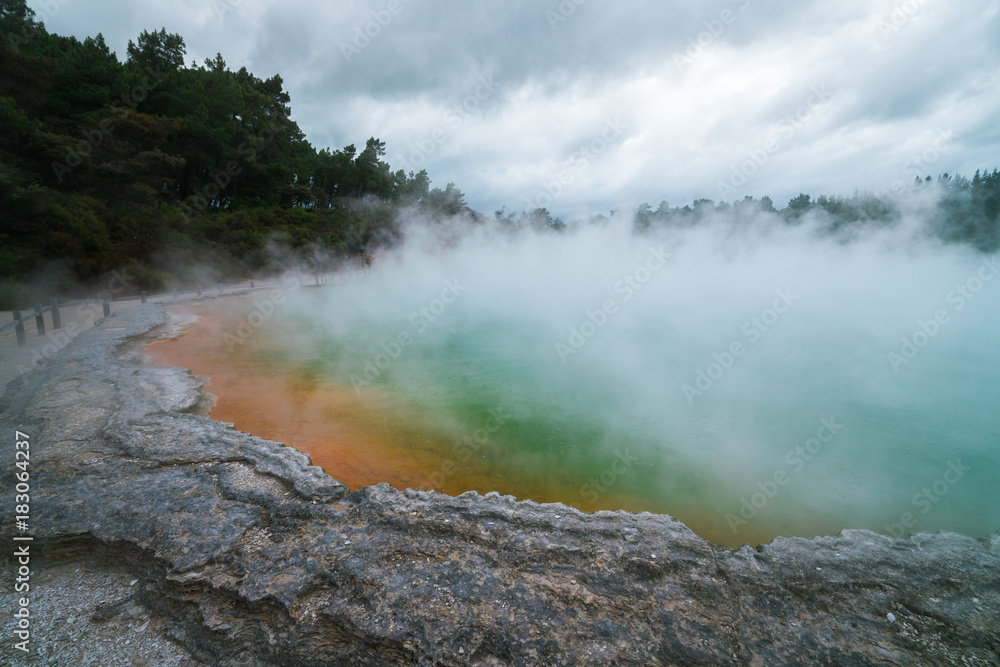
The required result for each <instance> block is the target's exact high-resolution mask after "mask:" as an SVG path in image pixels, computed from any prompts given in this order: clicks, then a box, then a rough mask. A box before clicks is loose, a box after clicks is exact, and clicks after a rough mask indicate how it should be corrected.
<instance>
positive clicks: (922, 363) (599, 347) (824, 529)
mask: <svg viewBox="0 0 1000 667" xmlns="http://www.w3.org/2000/svg"><path fill="white" fill-rule="evenodd" d="M907 266H908V265H907ZM975 266H976V265H975V259H969V258H965V257H963V258H960V259H959V260H955V262H953V263H952V264H949V265H948V266H946V267H944V268H941V267H938V268H939V269H940V275H930V276H925V277H924V278H923V280H924V281H925V282H926V283H927V284H929V285H932V286H937V285H941V286H942V287H941V289H939V290H931V289H927V290H923V292H920V290H917V289H916V288H915V287H914V290H915V293H917V296H913V297H912V298H909V299H903V298H902V297H901V296H897V298H896V299H895V300H894V301H885V300H884V299H885V298H886V295H887V294H897V295H898V294H901V292H896V291H895V290H897V289H898V285H896V284H895V283H892V281H889V283H888V284H889V287H885V288H884V289H883V290H875V291H874V292H870V293H868V294H867V295H865V296H859V294H860V293H859V292H858V291H856V290H855V291H852V292H851V294H850V298H847V297H846V296H845V295H844V293H843V292H844V291H845V290H844V288H843V287H842V286H840V285H838V284H837V283H835V282H834V283H827V282H824V283H818V282H817V283H814V284H810V283H808V282H803V283H802V285H801V288H800V291H801V294H802V300H801V302H800V303H798V304H796V305H795V307H794V308H793V309H792V310H790V311H789V312H788V313H787V314H784V315H782V316H781V317H780V318H779V320H778V321H777V323H776V324H774V326H772V327H770V328H769V330H768V332H767V333H766V335H763V336H761V337H760V339H759V340H758V341H755V342H751V341H750V339H749V338H748V337H747V336H746V335H745V334H744V333H743V332H742V331H741V324H742V323H743V322H745V321H747V320H748V318H749V317H752V316H753V315H755V314H759V313H760V312H761V310H762V309H763V308H766V307H767V305H768V304H770V303H771V302H772V301H773V288H772V287H771V286H770V283H768V287H767V289H762V288H758V287H756V286H754V287H747V288H746V291H747V294H734V295H730V296H731V298H730V299H729V300H728V301H726V303H725V304H723V305H722V306H720V307H719V308H718V313H716V314H711V315H706V314H705V312H704V308H703V306H702V305H701V304H700V302H698V301H697V300H692V299H690V298H689V294H688V293H685V296H684V298H681V297H679V296H678V294H679V292H672V291H671V288H667V287H666V286H667V285H668V284H670V283H669V281H663V285H664V288H663V289H660V290H659V291H657V290H654V289H652V288H651V289H649V290H647V291H646V294H644V295H643V298H644V299H645V301H642V302H640V301H639V300H638V299H636V300H635V301H634V302H632V303H631V304H629V307H630V310H629V311H628V312H625V309H623V310H622V312H621V313H620V314H619V315H616V316H615V317H613V318H611V319H609V320H608V322H607V323H606V324H605V325H604V326H603V327H602V328H600V329H599V330H597V332H596V334H595V335H594V336H592V337H591V338H589V339H587V341H586V344H585V345H583V346H582V347H581V348H580V349H579V350H578V351H577V352H576V354H574V355H572V356H571V357H570V358H568V359H567V360H566V361H565V362H564V361H563V359H561V358H560V356H559V354H558V353H557V351H556V349H557V348H556V343H557V342H559V341H561V340H566V339H567V336H568V330H569V329H568V327H570V326H574V325H578V324H579V323H580V321H581V320H582V319H583V318H582V316H581V315H575V314H574V313H584V312H585V311H586V309H585V308H583V307H580V308H577V307H576V306H575V305H574V304H573V303H570V304H568V305H567V304H565V303H563V301H564V299H562V298H561V297H560V300H559V301H558V303H557V302H556V301H554V300H553V301H548V300H547V299H550V297H547V296H541V297H537V298H538V299H540V300H541V303H540V304H539V303H534V304H532V303H531V299H532V298H534V297H533V296H532V293H529V292H527V291H525V292H521V293H518V292H517V288H516V287H513V288H511V289H512V290H513V293H512V294H509V295H508V296H510V298H511V303H512V304H516V307H506V306H497V305H496V300H495V299H494V296H495V295H496V293H497V292H496V291H495V290H496V288H495V286H493V282H491V280H492V279H490V280H487V279H485V278H484V279H483V282H477V278H476V276H475V274H473V275H472V276H471V277H470V278H469V279H468V281H469V285H470V289H469V295H468V296H463V297H462V298H460V299H458V300H456V302H455V303H454V304H450V305H448V306H447V308H445V309H444V312H443V313H442V314H441V315H440V316H438V317H436V318H435V321H434V322H433V323H428V322H426V321H422V320H419V319H418V320H416V321H415V320H413V319H412V318H411V315H412V313H413V312H415V310H416V309H417V308H418V307H419V306H420V305H421V304H426V303H428V302H429V301H430V300H431V299H433V297H434V295H435V293H436V292H435V290H437V291H439V288H438V287H437V286H436V284H435V283H433V282H424V283H418V284H417V285H411V286H410V287H411V294H412V296H409V297H406V298H405V299H402V300H399V299H397V300H396V301H395V302H394V303H392V304H391V305H386V306H385V307H382V306H378V307H373V306H372V304H373V303H379V304H381V303H384V302H386V301H392V299H387V298H385V292H384V290H386V289H388V288H387V286H386V285H387V284H391V280H389V282H388V283H379V282H377V281H373V283H372V284H369V285H366V286H362V287H348V288H341V289H340V290H339V291H337V290H332V291H326V292H322V291H320V290H317V291H316V292H315V293H309V294H302V295H300V301H299V306H298V307H297V309H295V310H294V313H295V317H294V318H293V319H292V324H291V325H287V324H286V325H285V326H291V327H292V329H293V330H296V331H298V333H299V337H298V338H296V337H295V336H292V339H293V340H297V343H296V344H295V345H293V346H290V347H289V351H286V352H285V353H283V354H285V355H286V357H285V358H284V359H283V361H284V362H286V363H295V364H298V365H300V366H301V367H302V368H306V369H309V371H310V372H312V373H315V374H317V375H318V376H321V377H323V378H326V379H329V380H331V381H334V382H337V383H339V384H343V385H347V386H351V385H354V386H358V387H359V388H361V389H362V390H364V391H378V392H380V393H382V394H384V395H385V396H387V397H390V398H392V400H394V401H397V402H398V404H399V405H405V406H406V407H407V408H408V409H415V410H417V411H418V412H419V413H420V414H422V415H424V417H425V419H426V421H427V424H428V425H429V426H428V428H429V429H430V430H433V431H434V432H435V436H436V437H435V438H431V440H433V441H435V442H438V443H440V444H439V445H437V446H439V447H441V448H442V450H443V451H442V456H448V455H449V452H454V451H458V450H457V449H455V447H456V445H455V443H458V442H461V441H463V439H464V440H465V441H466V442H469V441H473V442H476V441H475V436H476V434H477V432H478V433H479V435H480V436H486V437H485V439H483V438H482V437H481V438H480V440H481V441H480V442H476V444H477V446H476V447H474V448H469V450H468V453H466V454H465V455H464V456H465V458H461V457H460V458H457V459H456V461H455V463H456V468H457V472H454V473H451V472H449V475H450V476H461V475H462V474H463V470H462V469H463V466H472V467H475V469H476V470H477V471H479V472H477V474H480V478H481V475H482V471H483V470H485V471H487V472H486V477H488V478H495V479H502V480H504V481H505V484H504V486H503V488H504V489H505V490H508V491H510V492H514V493H515V494H516V495H518V496H519V497H522V498H524V497H537V496H538V495H539V490H544V489H553V490H554V493H555V494H556V495H557V496H558V499H559V500H562V501H563V502H567V503H569V504H572V505H575V506H577V507H580V508H582V509H586V510H589V509H594V508H596V507H599V506H600V507H605V506H609V507H614V505H615V502H620V503H622V504H624V505H625V506H627V507H629V508H630V509H648V510H652V511H658V512H664V513H669V514H672V515H674V516H676V517H678V518H680V519H682V520H684V521H685V522H687V523H689V525H691V526H692V527H693V528H694V529H695V530H696V532H700V533H701V534H704V535H706V536H709V537H710V538H711V539H715V540H716V541H719V542H725V543H729V544H737V545H738V544H741V543H743V542H752V543H753V542H758V541H765V540H768V539H770V538H772V537H774V536H776V535H815V534H836V533H837V532H838V531H839V530H841V529H844V528H869V529H872V530H876V531H879V532H882V533H894V534H898V535H903V534H908V533H910V532H927V531H930V532H933V531H938V530H949V531H955V532H960V533H964V534H968V535H973V536H982V535H985V534H988V533H991V532H993V531H996V530H998V529H1000V492H998V489H1000V446H998V441H1000V409H998V407H1000V388H998V370H1000V347H998V345H997V342H998V332H1000V326H998V324H1000V280H998V281H997V283H998V284H997V285H991V286H990V288H991V289H990V290H986V289H983V290H982V292H980V293H979V294H977V299H976V301H975V303H970V304H967V306H968V307H967V308H963V309H961V310H958V309H954V307H953V305H949V304H948V303H947V302H946V301H945V300H944V298H945V294H946V293H947V288H948V287H949V285H951V284H953V283H952V282H949V281H951V280H953V278H954V277H955V276H958V277H959V278H960V279H961V278H962V277H966V276H968V275H971V274H970V273H969V271H974V269H975ZM908 270H909V271H911V272H912V280H913V281H916V280H918V276H919V275H923V274H926V273H927V272H926V271H924V270H923V269H921V267H911V268H909V269H908ZM387 280H388V279H387ZM906 284H908V285H910V286H911V287H913V283H906ZM477 289H478V290H479V292H480V295H481V296H485V297H486V298H476V297H474V296H473V295H474V294H475V293H476V291H477ZM350 290H356V292H355V293H352V292H351V291H350ZM490 290H494V291H493V292H490ZM852 290H853V288H852ZM907 293H909V292H907ZM594 300H595V299H594V297H593V296H589V295H584V296H583V297H581V300H580V303H581V304H583V305H586V304H589V303H593V302H594ZM598 302H599V301H598ZM487 304H493V305H487ZM547 305H551V309H549V310H547V309H546V306H547ZM940 308H948V309H950V310H949V312H950V316H951V317H950V319H949V321H948V323H947V324H946V325H944V326H942V327H941V328H940V330H939V332H938V333H937V335H935V336H934V338H933V339H932V340H931V341H930V342H929V343H928V344H927V345H926V346H925V347H922V348H920V349H919V351H918V353H917V354H916V355H915V356H914V357H913V359H912V360H910V361H909V363H907V364H905V365H902V366H900V367H898V368H896V369H894V368H893V367H892V365H891V364H890V363H889V362H888V361H887V358H888V357H887V355H888V353H889V352H892V351H894V350H896V349H897V348H898V347H899V344H900V342H899V341H900V337H901V336H903V335H912V334H913V332H914V331H916V330H917V325H916V323H917V322H918V321H925V320H926V319H927V318H928V317H931V316H933V313H934V312H935V311H936V310H939V309H940ZM317 312H320V313H323V315H322V316H317V315H316V313H317ZM564 312H566V313H569V316H568V318H569V319H567V316H564V315H563V313H564ZM415 322H416V324H415ZM286 334H287V331H286ZM403 334H406V335H408V336H409V338H408V339H406V340H407V341H408V343H409V344H408V345H405V346H404V345H399V347H398V349H397V348H396V347H395V344H394V343H395V342H397V341H399V340H400V336H401V335H403ZM404 338H405V336H404ZM736 341H739V342H742V343H743V344H744V348H745V351H744V354H743V355H742V356H740V357H738V358H734V360H733V363H732V364H731V366H730V367H729V368H727V369H725V371H724V373H722V374H721V377H719V378H718V379H717V380H715V381H714V382H713V384H712V386H711V387H710V388H709V389H708V390H706V391H704V392H703V394H701V395H698V396H695V397H693V399H692V400H688V398H689V397H688V396H686V395H685V393H684V391H683V389H682V388H683V387H684V386H685V385H688V386H693V385H694V383H695V382H696V377H697V375H696V374H697V371H698V370H699V369H707V368H708V367H709V365H710V364H711V363H712V362H713V359H715V357H713V355H714V354H717V353H720V352H724V351H726V350H727V349H729V346H730V344H731V343H733V342H736ZM366 372H367V374H366ZM497 416H500V417H502V424H499V426H498V428H492V427H493V426H495V425H496V424H497V420H496V417H497ZM824 425H825V426H824ZM831 427H832V428H831ZM463 451H465V450H463ZM472 457H475V458H472ZM470 462H471V463H470ZM480 490H484V491H485V490H491V489H480ZM549 499H552V498H549ZM907 514H909V515H911V516H910V519H907V520H906V521H905V522H904V521H903V519H906V515H907ZM911 519H912V520H911ZM903 523H906V525H903Z"/></svg>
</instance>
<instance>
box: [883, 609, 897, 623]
mask: <svg viewBox="0 0 1000 667" xmlns="http://www.w3.org/2000/svg"><path fill="white" fill-rule="evenodd" d="M885 620H887V621H889V622H890V623H895V622H896V615H895V614H893V613H892V612H891V611H890V612H889V613H888V614H886V615H885Z"/></svg>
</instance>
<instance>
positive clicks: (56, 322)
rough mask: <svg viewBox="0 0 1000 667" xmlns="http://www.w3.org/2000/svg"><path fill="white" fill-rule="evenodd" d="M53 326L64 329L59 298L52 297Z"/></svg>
mask: <svg viewBox="0 0 1000 667" xmlns="http://www.w3.org/2000/svg"><path fill="white" fill-rule="evenodd" d="M51 307H52V328H53V329H62V318H61V317H60V316H59V299H52V301H51Z"/></svg>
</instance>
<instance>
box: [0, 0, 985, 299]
mask: <svg viewBox="0 0 1000 667" xmlns="http://www.w3.org/2000/svg"><path fill="white" fill-rule="evenodd" d="M0 35H2V36H3V39H2V40H0V308H6V307H10V306H12V305H16V306H23V305H26V303H27V302H28V300H29V299H33V298H35V297H36V296H37V297H44V298H47V297H49V296H52V295H53V294H59V295H70V294H71V293H72V291H73V289H74V288H75V289H77V290H79V289H81V288H80V286H81V285H91V286H95V285H96V286H98V288H99V286H100V285H101V284H102V283H105V282H107V276H108V275H109V273H110V272H112V271H115V270H122V269H124V270H126V271H127V275H128V276H129V277H130V280H129V281H128V282H129V284H128V286H127V289H128V290H129V291H130V292H133V293H134V292H137V291H138V290H141V289H147V290H160V289H164V288H166V287H170V286H187V287H190V286H192V283H194V282H202V281H208V282H211V281H213V280H232V279H235V278H241V277H248V276H261V275H264V274H267V273H272V272H276V271H278V270H280V269H281V268H282V267H284V266H288V265H289V264H295V263H296V261H298V262H299V263H300V265H302V262H303V261H305V262H306V263H305V266H308V267H310V268H312V269H316V270H329V269H333V268H336V267H337V266H338V265H340V264H341V263H343V262H344V261H348V262H360V258H361V257H362V255H363V254H364V253H366V252H369V251H371V250H372V249H374V248H377V247H379V246H381V245H387V244H391V243H392V242H394V241H395V240H396V239H398V238H399V236H400V229H399V226H398V220H399V215H398V213H399V211H400V209H401V208H402V207H413V208H414V209H415V210H417V211H418V212H422V213H424V214H426V215H427V216H428V217H431V218H434V217H447V216H455V215H460V214H467V215H468V218H469V219H472V220H480V219H481V218H480V216H478V214H476V213H475V212H473V211H471V210H470V209H469V207H468V206H467V205H466V203H465V198H464V195H463V194H462V192H461V191H460V190H459V189H458V188H456V187H455V185H454V184H451V183H449V184H448V185H447V187H446V188H444V189H440V188H433V189H432V188H431V187H430V179H429V177H428V175H427V172H426V171H420V172H419V173H416V174H415V173H413V172H410V173H404V171H403V170H398V171H393V170H392V169H391V167H390V166H389V165H388V164H387V163H386V162H385V161H384V160H383V159H382V158H383V156H384V155H385V150H386V149H385V143H384V142H382V141H379V140H378V139H377V138H375V137H372V138H369V139H368V140H367V141H366V142H365V145H364V148H363V149H361V150H360V151H359V150H358V149H357V147H355V146H354V145H353V144H352V145H349V146H346V147H344V148H342V149H339V150H331V149H329V148H324V149H321V150H317V149H315V148H314V147H313V146H311V145H310V143H309V142H308V141H307V140H306V138H305V136H304V134H303V133H302V131H301V130H300V129H299V127H298V126H297V124H296V123H295V122H294V121H292V120H291V118H290V114H291V108H290V102H291V101H290V98H289V95H288V93H286V92H285V91H284V88H283V83H282V80H281V77H280V76H277V75H275V76H273V77H271V78H269V79H260V78H258V77H256V76H254V75H253V74H251V73H250V72H248V71H247V70H246V68H241V69H240V70H239V71H236V72H234V71H232V70H230V69H229V68H228V67H227V65H226V63H225V61H224V60H223V58H222V56H221V55H217V56H216V57H215V58H214V59H210V60H206V62H205V63H204V64H202V65H200V66H199V65H197V64H195V63H192V64H191V65H190V66H185V64H184V57H185V45H184V40H183V38H182V37H181V36H179V35H174V34H169V33H167V32H166V30H160V31H158V32H146V31H144V32H142V34H140V35H139V36H138V38H137V40H136V41H135V42H131V41H130V42H129V44H128V49H127V58H126V60H125V62H120V61H119V60H118V57H117V56H116V54H114V53H112V52H111V51H110V50H109V48H108V46H107V44H105V42H104V38H103V37H102V36H101V35H100V34H98V35H97V36H96V37H93V38H89V37H88V38H87V39H85V40H84V41H82V42H80V41H79V40H77V39H76V38H73V37H62V36H59V35H54V34H50V33H48V32H47V31H46V29H45V26H44V25H43V24H42V23H40V22H37V21H36V20H35V19H34V12H33V11H32V10H31V9H29V8H28V7H27V5H26V4H25V2H24V0H0ZM929 181H930V176H928V177H926V180H922V179H920V178H919V177H918V178H917V179H916V182H915V183H914V184H912V185H910V186H908V187H907V188H902V189H901V190H900V191H898V192H894V193H891V194H888V195H884V196H875V195H870V194H857V195H855V196H853V197H851V198H840V197H834V198H829V197H825V196H821V197H819V198H817V199H815V200H813V199H812V197H811V196H810V195H806V194H802V195H799V196H798V197H795V198H793V199H792V200H791V201H790V202H789V203H788V205H787V206H786V207H785V208H784V209H781V210H776V209H775V208H774V206H773V204H772V202H771V200H770V199H769V198H768V197H763V198H761V199H759V200H757V199H753V198H751V197H747V198H746V199H744V200H742V201H738V202H735V203H732V204H729V203H726V202H722V203H715V202H712V201H711V200H708V199H700V200H697V201H695V202H694V203H693V204H692V205H690V206H683V207H676V208H673V207H671V206H669V205H668V204H667V203H666V202H662V203H661V204H660V205H659V207H658V208H656V209H653V208H652V207H651V206H650V205H648V204H642V205H641V206H639V208H638V209H637V210H636V211H635V212H634V213H635V224H636V227H637V228H638V229H639V230H640V231H644V230H650V229H653V228H655V227H656V226H661V225H689V224H697V223H698V222H700V221H703V220H704V219H706V218H707V217H708V216H709V215H711V216H712V217H713V219H715V218H718V217H719V216H720V215H721V216H726V215H729V216H733V217H734V219H736V218H737V217H738V219H739V220H741V221H743V220H750V219H753V217H754V216H755V215H758V214H759V215H765V216H779V217H780V218H783V219H784V220H786V221H787V222H788V223H789V224H795V223H796V222H797V221H799V220H800V219H801V218H802V216H803V215H805V214H807V213H809V214H810V215H811V216H812V217H818V218H819V219H821V220H824V221H826V223H827V224H828V225H829V231H830V232H831V233H837V234H844V235H850V233H851V232H852V230H854V229H856V228H858V227H863V226H872V225H891V224H894V223H895V222H896V221H898V220H899V219H900V217H901V215H902V213H901V209H902V208H903V207H902V206H901V205H900V203H901V202H903V201H910V200H912V201H920V200H921V198H920V193H919V190H920V189H921V188H929V187H932V186H935V185H936V186H938V188H939V190H938V193H939V194H938V195H936V197H937V198H938V199H940V200H941V203H940V204H939V205H938V206H937V207H936V208H935V209H934V210H935V211H936V218H935V219H934V220H933V221H932V224H933V229H932V231H933V232H934V233H936V234H937V235H939V236H940V237H941V238H943V239H945V240H947V241H949V242H961V243H969V244H971V245H974V246H976V247H977V248H979V249H981V250H984V251H993V250H995V249H997V248H998V247H1000V231H998V220H1000V171H997V170H994V171H993V172H992V173H984V174H980V173H979V172H976V174H975V175H974V177H973V178H972V179H971V180H969V179H967V178H963V177H960V176H959V177H949V176H948V175H947V174H945V175H943V176H941V177H939V179H938V182H937V183H936V184H933V183H930V182H929ZM942 192H943V195H941V194H940V193H942ZM496 220H497V222H498V223H499V224H500V225H502V226H506V227H508V228H509V229H511V230H514V231H516V230H523V229H533V230H536V231H538V230H542V231H554V232H558V231H561V230H563V229H564V228H565V227H566V225H565V224H564V223H563V221H562V220H560V219H558V218H555V219H553V217H552V215H551V214H550V213H549V211H548V210H546V209H544V208H538V209H535V210H533V211H526V212H521V213H515V212H513V211H509V210H507V209H506V208H504V209H501V210H500V211H497V212H496ZM26 284H31V285H33V286H37V290H38V293H37V294H35V295H32V294H31V293H30V290H29V289H28V288H26V287H25V285H26ZM83 289H86V288H83Z"/></svg>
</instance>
